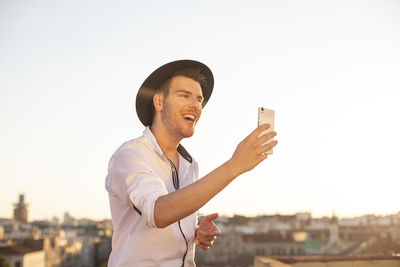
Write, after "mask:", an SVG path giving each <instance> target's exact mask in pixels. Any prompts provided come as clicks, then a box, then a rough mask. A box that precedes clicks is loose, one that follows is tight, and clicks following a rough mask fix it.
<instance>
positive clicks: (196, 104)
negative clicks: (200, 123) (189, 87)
mask: <svg viewBox="0 0 400 267" xmlns="http://www.w3.org/2000/svg"><path fill="white" fill-rule="evenodd" d="M190 106H191V107H194V108H196V109H200V110H201V109H202V108H203V105H202V103H200V101H199V100H198V99H197V98H196V97H192V101H191V102H190Z"/></svg>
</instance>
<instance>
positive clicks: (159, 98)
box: [153, 94, 163, 111]
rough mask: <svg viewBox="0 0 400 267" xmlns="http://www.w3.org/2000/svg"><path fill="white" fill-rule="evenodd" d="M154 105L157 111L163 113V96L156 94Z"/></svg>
mask: <svg viewBox="0 0 400 267" xmlns="http://www.w3.org/2000/svg"><path fill="white" fill-rule="evenodd" d="M153 105H154V109H155V110H156V111H161V110H162V106H163V97H162V95H161V94H154V96H153Z"/></svg>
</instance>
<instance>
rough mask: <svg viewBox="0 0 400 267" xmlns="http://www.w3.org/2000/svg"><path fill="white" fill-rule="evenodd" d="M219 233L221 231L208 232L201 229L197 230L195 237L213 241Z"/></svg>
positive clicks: (203, 240)
mask: <svg viewBox="0 0 400 267" xmlns="http://www.w3.org/2000/svg"><path fill="white" fill-rule="evenodd" d="M214 233H215V234H214ZM219 235H221V233H220V232H219V233H218V232H217V231H214V232H213V233H211V234H208V233H206V232H204V231H202V230H197V238H198V239H199V240H200V241H202V242H208V241H214V240H215V238H216V236H219Z"/></svg>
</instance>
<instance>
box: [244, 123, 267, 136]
mask: <svg viewBox="0 0 400 267" xmlns="http://www.w3.org/2000/svg"><path fill="white" fill-rule="evenodd" d="M270 127H271V125H270V124H268V123H267V124H262V125H260V126H258V127H257V128H256V129H255V130H254V131H252V132H251V133H250V134H249V135H248V136H247V138H249V139H253V138H257V137H259V136H260V134H261V133H262V132H263V131H265V130H267V129H268V128H270ZM247 138H246V139H247Z"/></svg>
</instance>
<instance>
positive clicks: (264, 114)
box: [258, 107, 275, 155]
mask: <svg viewBox="0 0 400 267" xmlns="http://www.w3.org/2000/svg"><path fill="white" fill-rule="evenodd" d="M274 121H275V111H273V110H272V109H267V108H263V107H259V108H258V126H260V125H262V124H266V123H268V124H270V125H271V127H269V128H268V129H267V130H265V131H263V132H262V133H261V134H260V136H262V135H264V134H266V133H269V132H273V131H274ZM272 140H273V138H271V139H270V140H268V141H267V142H265V143H264V144H263V145H265V144H268V143H270V142H271V141H272ZM267 154H268V155H272V149H271V150H269V151H267Z"/></svg>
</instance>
